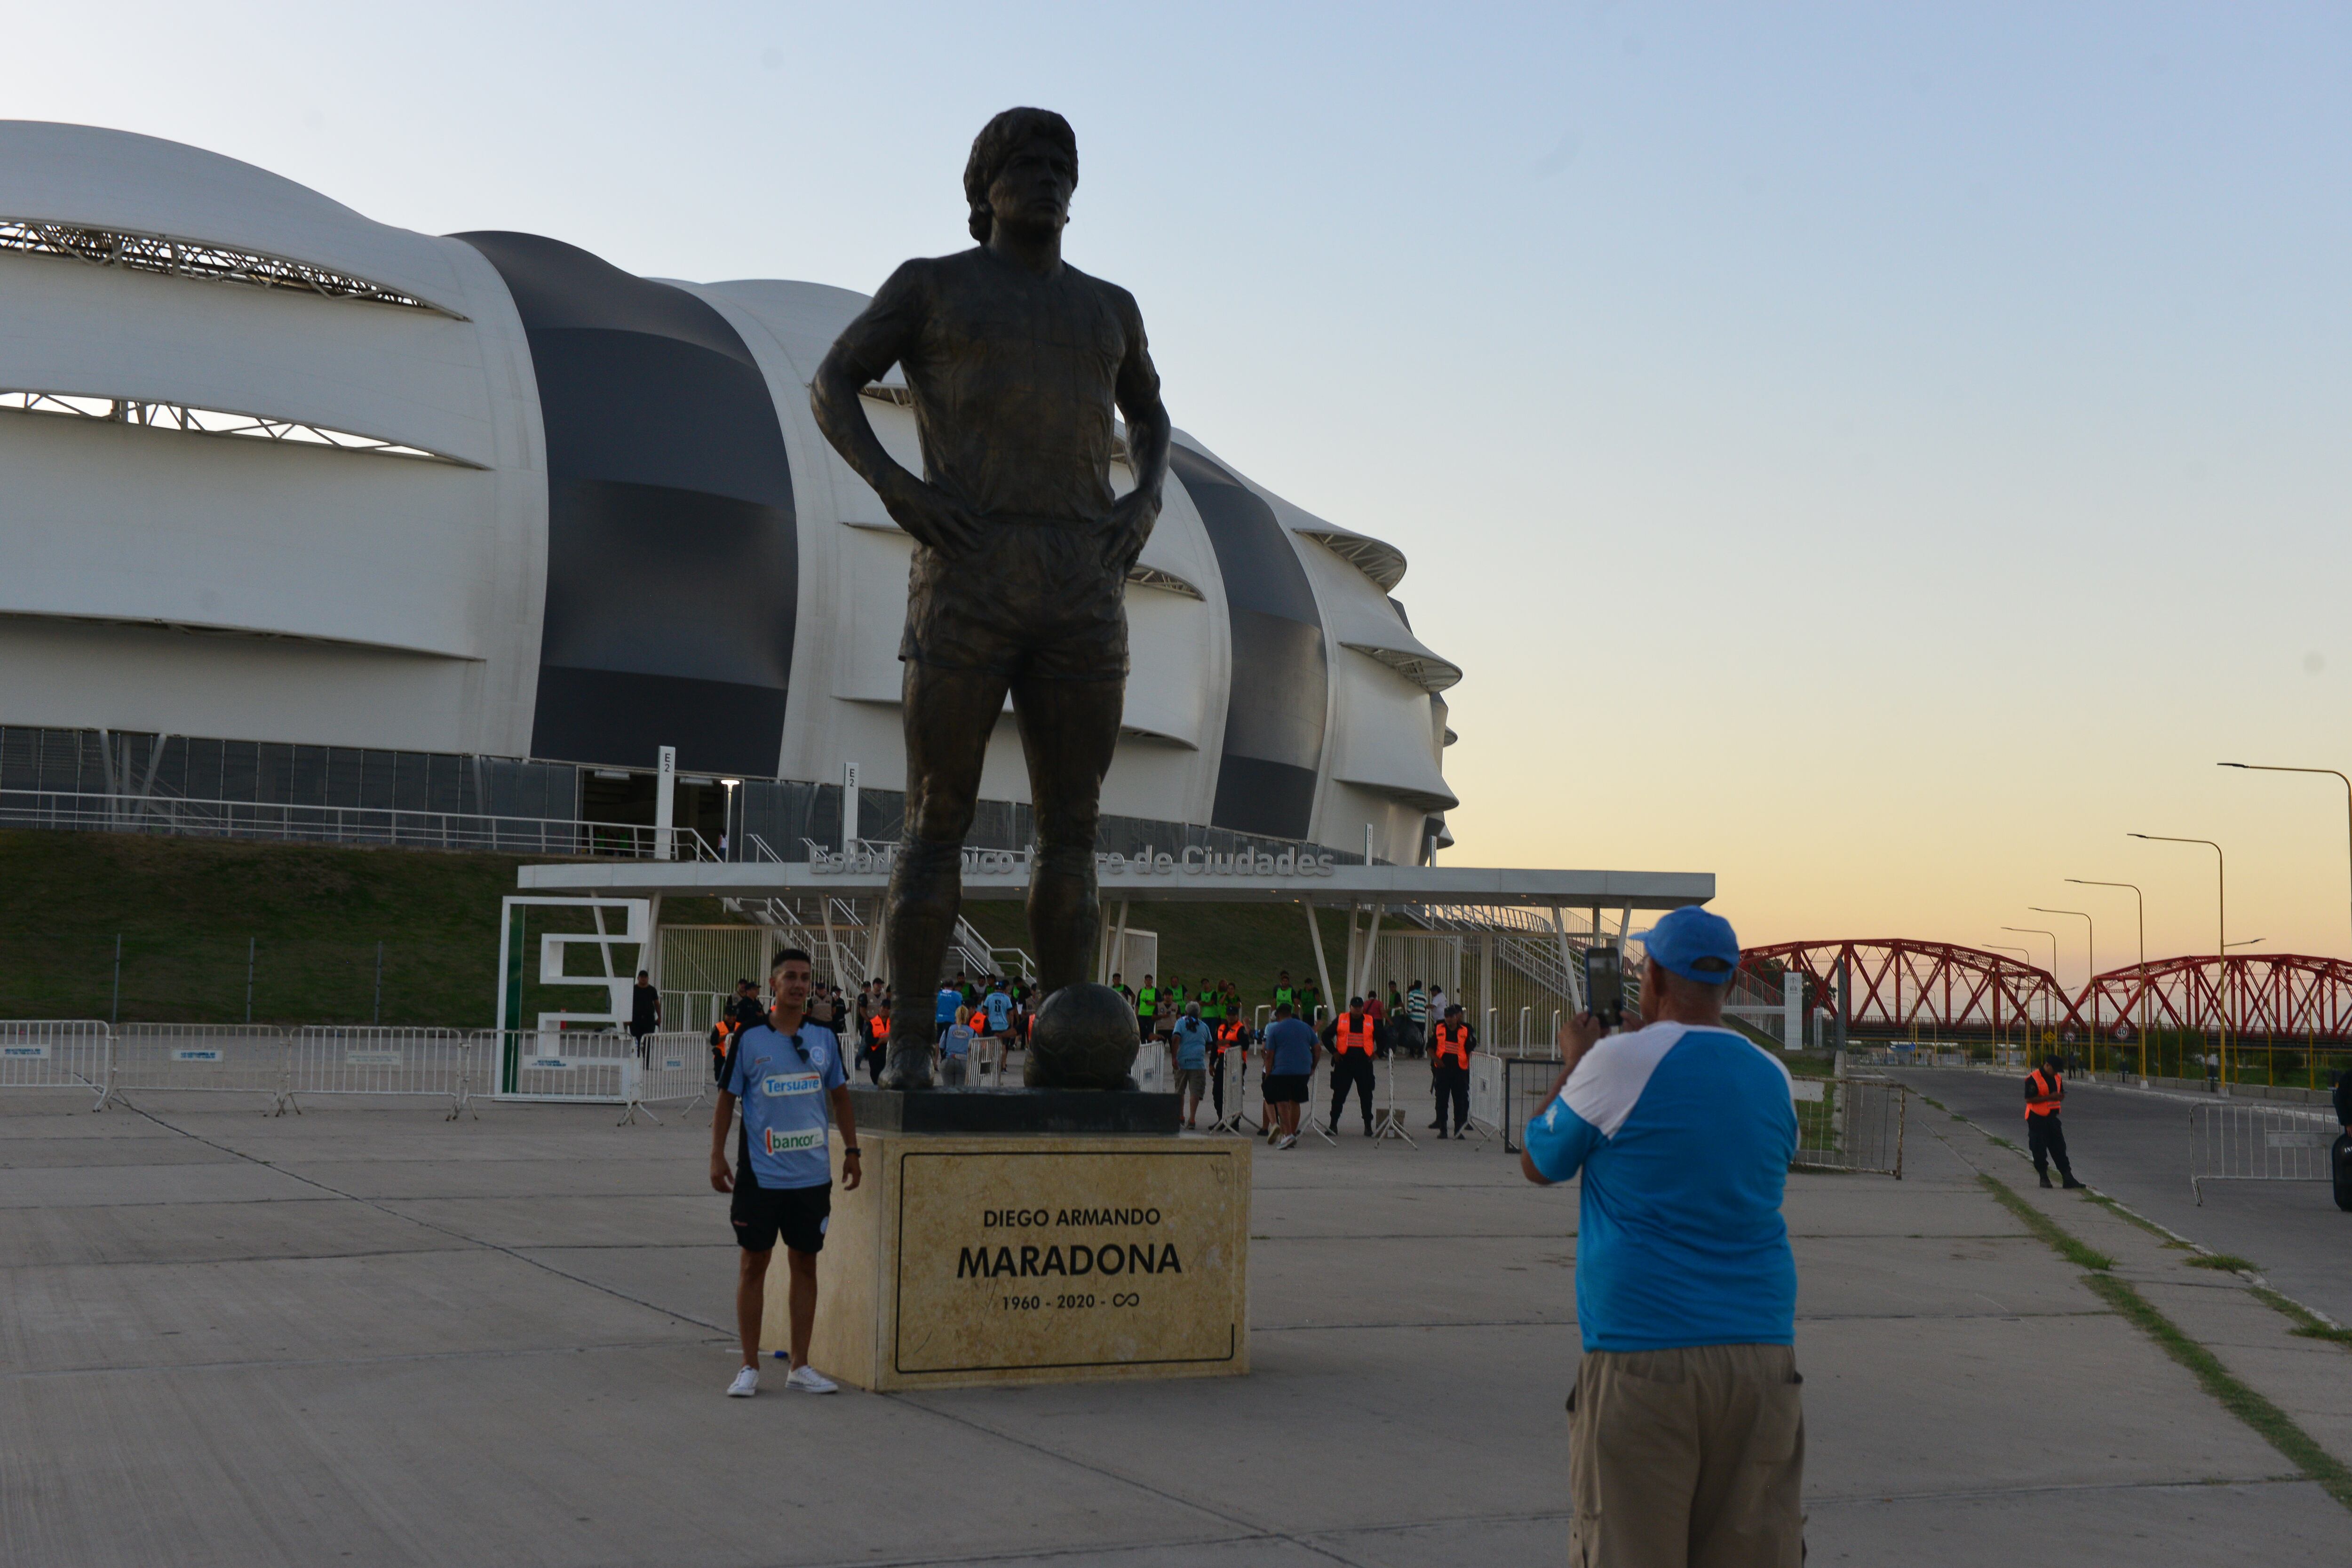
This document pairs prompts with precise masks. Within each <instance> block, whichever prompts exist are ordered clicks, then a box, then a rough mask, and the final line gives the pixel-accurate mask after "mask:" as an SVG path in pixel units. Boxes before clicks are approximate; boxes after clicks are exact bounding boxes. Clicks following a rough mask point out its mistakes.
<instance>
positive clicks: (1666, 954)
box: [1642, 904, 1739, 985]
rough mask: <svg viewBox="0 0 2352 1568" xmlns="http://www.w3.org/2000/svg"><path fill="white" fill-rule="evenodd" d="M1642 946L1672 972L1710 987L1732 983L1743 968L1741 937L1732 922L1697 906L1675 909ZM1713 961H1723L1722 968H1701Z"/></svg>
mask: <svg viewBox="0 0 2352 1568" xmlns="http://www.w3.org/2000/svg"><path fill="white" fill-rule="evenodd" d="M1642 946H1643V951H1645V952H1648V953H1649V955H1650V956H1651V957H1652V958H1654V959H1656V960H1657V961H1658V963H1660V964H1661V965H1662V966H1663V967H1664V969H1665V970H1666V972H1667V973H1671V974H1679V975H1681V976H1682V977H1683V978H1684V979H1685V980H1697V981H1703V982H1705V983H1706V984H1709V985H1723V984H1728V983H1729V982H1730V979H1731V972H1732V971H1733V970H1735V969H1737V968H1738V967H1739V938H1738V937H1737V936H1735V935H1733V934H1732V930H1731V922H1730V921H1727V920H1725V919H1724V918H1723V917H1722V916H1721V915H1717V914H1709V913H1708V912H1707V911H1706V910H1703V909H1700V908H1699V907H1698V906H1697V905H1696V904H1688V905H1685V906H1684V907H1683V908H1681V909H1679V910H1675V911H1673V912H1672V913H1671V914H1669V915H1667V916H1666V917H1665V919H1664V920H1662V921H1659V922H1658V923H1657V924H1656V925H1654V926H1652V927H1651V928H1650V929H1649V930H1648V931H1645V932H1644V933H1643V936H1642ZM1709 959H1716V960H1720V961H1721V963H1722V967H1721V968H1719V969H1718V968H1715V967H1713V966H1712V965H1709V966H1708V967H1706V968H1702V967H1700V965H1701V964H1702V963H1704V962H1705V961H1706V960H1709Z"/></svg>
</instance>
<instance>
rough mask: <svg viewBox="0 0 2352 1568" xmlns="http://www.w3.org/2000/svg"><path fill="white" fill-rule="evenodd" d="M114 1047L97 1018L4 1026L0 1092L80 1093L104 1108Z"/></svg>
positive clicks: (96, 1107) (0, 1042)
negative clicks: (65, 1090) (61, 1091)
mask: <svg viewBox="0 0 2352 1568" xmlns="http://www.w3.org/2000/svg"><path fill="white" fill-rule="evenodd" d="M113 1061H114V1057H113V1051H112V1042H111V1038H110V1034H109V1031H108V1029H107V1026H106V1025H105V1024H103V1023H102V1022H100V1020H98V1019H95V1018H25V1019H16V1020H11V1021H9V1022H6V1023H0V1089H80V1090H83V1091H84V1092H86V1093H89V1094H92V1095H94V1096H96V1099H95V1100H93V1101H92V1103H91V1105H90V1109H91V1110H104V1109H105V1108H106V1100H107V1093H108V1089H109V1088H110V1085H111V1083H112V1081H113Z"/></svg>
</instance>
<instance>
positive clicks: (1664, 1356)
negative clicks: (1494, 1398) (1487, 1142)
mask: <svg viewBox="0 0 2352 1568" xmlns="http://www.w3.org/2000/svg"><path fill="white" fill-rule="evenodd" d="M1643 943H1644V945H1645V947H1646V949H1647V951H1648V954H1649V956H1648V960H1647V962H1646V963H1645V965H1644V967H1643V974H1642V1007H1643V1013H1644V1015H1645V1016H1647V1018H1648V1022H1647V1024H1646V1025H1645V1026H1643V1027H1642V1028H1639V1029H1635V1030H1633V1031H1631V1032H1630V1033H1625V1034H1620V1035H1613V1036H1608V1031H1607V1027H1606V1026H1604V1025H1603V1024H1601V1022H1600V1021H1599V1020H1597V1019H1595V1018H1594V1017H1593V1016H1592V1015H1591V1014H1590V1013H1585V1014H1580V1015H1579V1016H1577V1017H1576V1018H1574V1019H1573V1020H1571V1021H1570V1022H1569V1023H1568V1024H1566V1025H1565V1026H1562V1027H1561V1029H1560V1055H1561V1056H1562V1058H1565V1060H1566V1061H1567V1063H1568V1066H1567V1067H1566V1068H1565V1069H1564V1070H1563V1071H1562V1072H1561V1073H1560V1075H1559V1081H1558V1082H1557V1083H1555V1084H1554V1085H1553V1087H1552V1092H1551V1095H1550V1097H1549V1099H1548V1100H1546V1101H1545V1102H1544V1108H1543V1109H1542V1110H1540V1111H1538V1113H1537V1115H1536V1117H1535V1119H1534V1120H1533V1121H1529V1122H1528V1130H1527V1138H1526V1141H1525V1142H1524V1144H1523V1146H1522V1147H1523V1152H1522V1153H1521V1154H1520V1156H1519V1165H1520V1169H1521V1171H1522V1172H1523V1173H1525V1174H1526V1176H1527V1178H1528V1180H1529V1181H1531V1182H1534V1183H1537V1184H1540V1185H1549V1184H1552V1183H1554V1182H1564V1181H1567V1180H1568V1179H1569V1178H1570V1177H1571V1176H1575V1175H1578V1174H1581V1175H1582V1177H1583V1190H1582V1193H1581V1194H1580V1210H1579V1213H1580V1219H1579V1222H1578V1226H1577V1235H1576V1317H1577V1323H1578V1326H1579V1327H1580V1329H1581V1330H1582V1331H1583V1335H1584V1360H1583V1363H1581V1364H1580V1366H1579V1367H1578V1369H1577V1374H1576V1388H1575V1391H1574V1392H1573V1393H1572V1394H1570V1396H1569V1402H1568V1407H1569V1411H1570V1421H1569V1435H1570V1450H1569V1480H1570V1490H1571V1492H1572V1493H1573V1495H1574V1499H1575V1505H1576V1511H1575V1523H1574V1525H1573V1527H1572V1533H1571V1536H1570V1558H1571V1559H1573V1560H1574V1561H1576V1562H1580V1563H1596V1564H1601V1565H1603V1568H1637V1565H1639V1568H1646V1565H1648V1564H1664V1563H1673V1564H1675V1565H1677V1568H1680V1565H1682V1564H1685V1563H1694V1564H1695V1563H1725V1564H1730V1563H1737V1564H1739V1565H1740V1568H1798V1564H1799V1563H1801V1561H1802V1558H1803V1553H1804V1522H1805V1521H1804V1510H1803V1506H1802V1501H1801V1492H1802V1489H1803V1482H1804V1458H1805V1422H1804V1411H1803V1407H1802V1404H1801V1399H1800V1394H1799V1391H1800V1389H1801V1385H1802V1384H1803V1382H1804V1379H1803V1378H1801V1377H1800V1376H1799V1375H1798V1373H1797V1362H1796V1351H1795V1348H1794V1346H1795V1342H1796V1310H1797V1265H1796V1259H1795V1258H1794V1256H1793V1255H1792V1254H1791V1253H1790V1250H1789V1229H1788V1226H1787V1225H1786V1224H1785V1223H1783V1221H1782V1220H1781V1217H1780V1199H1781V1194H1782V1189H1783V1188H1784V1187H1785V1186H1786V1184H1787V1178H1788V1171H1789V1160H1790V1156H1791V1155H1792V1154H1794V1153H1795V1152H1796V1146H1797V1116H1796V1107H1795V1105H1794V1104H1793V1102H1792V1101H1793V1091H1792V1089H1791V1088H1790V1081H1789V1072H1788V1069H1787V1068H1784V1067H1782V1066H1781V1065H1780V1062H1778V1061H1777V1060H1775V1059H1774V1058H1771V1057H1769V1056H1767V1055H1766V1054H1765V1053H1764V1052H1763V1051H1762V1050H1760V1049H1759V1048H1758V1047H1756V1046H1755V1045H1753V1044H1751V1043H1750V1042H1749V1041H1748V1038H1747V1037H1745V1036H1743V1035H1740V1034H1738V1033H1735V1032H1734V1031H1732V1030H1731V1029H1728V1028H1727V1027H1725V1026H1724V1023H1723V1001H1724V996H1725V994H1726V991H1727V987H1728V985H1729V983H1730V980H1731V975H1732V972H1733V971H1734V970H1736V969H1737V968H1738V966H1739V941H1738V937H1737V936H1735V935H1734V934H1733V933H1732V930H1731V925H1730V922H1728V921H1726V920H1724V919H1723V918H1722V917H1721V916H1720V915H1713V914H1709V913H1707V912H1706V910H1702V909H1699V908H1696V906H1693V907H1691V908H1687V909H1680V910H1675V911H1674V912H1673V913H1671V914H1669V915H1667V916H1666V917H1665V918H1664V920H1661V921H1658V923H1657V924H1656V925H1655V926H1654V927H1653V928H1652V929H1651V931H1649V933H1648V935H1646V936H1645V937H1643ZM1604 1036H1608V1037H1606V1038H1604Z"/></svg>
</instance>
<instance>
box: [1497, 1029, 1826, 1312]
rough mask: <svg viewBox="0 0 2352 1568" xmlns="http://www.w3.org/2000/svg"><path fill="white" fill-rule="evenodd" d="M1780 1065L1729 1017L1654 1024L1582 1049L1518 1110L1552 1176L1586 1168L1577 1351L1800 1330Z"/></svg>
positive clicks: (1788, 1126)
mask: <svg viewBox="0 0 2352 1568" xmlns="http://www.w3.org/2000/svg"><path fill="white" fill-rule="evenodd" d="M1793 1098H1794V1094H1793V1090H1792V1089H1790V1082H1789V1069H1788V1068H1784V1067H1782V1066H1781V1065H1780V1063H1779V1062H1777V1061H1775V1060H1773V1059H1772V1058H1770V1057H1769V1056H1767V1055H1765V1054H1764V1052H1763V1051H1762V1050H1760V1049H1759V1048H1758V1047H1756V1046H1754V1045H1752V1044H1750V1043H1749V1042H1748V1039H1747V1038H1746V1037H1743V1036H1740V1035H1737V1034H1734V1033H1732V1032H1731V1031H1730V1030H1728V1029H1714V1028H1693V1027H1691V1026H1688V1025H1686V1024H1652V1025H1650V1026H1648V1027H1647V1028H1643V1029H1636V1030H1634V1031H1633V1033H1631V1034H1625V1035H1613V1036H1612V1037H1609V1038H1607V1039H1605V1040H1602V1041H1601V1043H1600V1044H1599V1045H1597V1046H1594V1047H1592V1049H1591V1053H1590V1054H1588V1055H1587V1056H1586V1057H1585V1058H1584V1059H1583V1060H1582V1061H1580V1062H1579V1063H1578V1064H1577V1067H1576V1071H1575V1072H1574V1073H1573V1074H1571V1075H1570V1078H1569V1080H1568V1084H1567V1086H1566V1087H1565V1088H1563V1089H1561V1090H1560V1092H1559V1097H1558V1098H1557V1099H1555V1100H1553V1101H1552V1102H1551V1103H1550V1104H1549V1105H1548V1106H1546V1107H1545V1108H1544V1110H1542V1111H1541V1112H1540V1113H1539V1114H1538V1115H1537V1116H1536V1118H1535V1119H1534V1120H1533V1121H1529V1122H1528V1131H1527V1141H1526V1148H1527V1151H1528V1157H1529V1158H1530V1159H1532V1160H1533V1161H1534V1162H1535V1167H1536V1169H1537V1170H1538V1171H1539V1172H1541V1173H1543V1175H1544V1176H1545V1177H1546V1178H1547V1179H1549V1180H1550V1181H1554V1182H1564V1181H1566V1180H1568V1179H1569V1178H1570V1176H1573V1175H1575V1174H1576V1173H1578V1172H1579V1171H1581V1172H1582V1173H1583V1174H1584V1182H1583V1193H1582V1196H1581V1200H1580V1218H1579V1222H1578V1226H1577V1236H1576V1317H1577V1322H1578V1324H1579V1326H1580V1328H1581V1329H1582V1330H1583V1333H1584V1348H1585V1349H1586V1350H1587V1351H1649V1350H1673V1349H1677V1348H1680V1347H1683V1346H1688V1345H1737V1344H1765V1345H1785V1344H1791V1343H1794V1342H1795V1340H1796V1316H1797V1261H1796V1258H1795V1256H1794V1255H1793V1254H1792V1253H1790V1250H1789V1227H1788V1226H1787V1224H1786V1223H1785V1222H1784V1221H1783V1220H1782V1219H1781V1217H1780V1198H1781V1194H1782V1191H1783V1189H1784V1188H1785V1187H1786V1185H1787V1182H1788V1173H1789V1160H1790V1156H1791V1155H1792V1154H1794V1153H1795V1152H1796V1147H1797V1111H1796V1106H1795V1104H1794V1103H1793Z"/></svg>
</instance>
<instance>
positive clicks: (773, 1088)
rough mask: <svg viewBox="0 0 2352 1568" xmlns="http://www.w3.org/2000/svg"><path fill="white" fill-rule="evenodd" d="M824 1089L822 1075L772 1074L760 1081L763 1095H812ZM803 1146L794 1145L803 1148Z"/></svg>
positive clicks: (800, 1073) (811, 1073) (814, 1073)
mask: <svg viewBox="0 0 2352 1568" xmlns="http://www.w3.org/2000/svg"><path fill="white" fill-rule="evenodd" d="M823 1088H824V1074H823V1073H816V1072H780V1073H772V1074H770V1075H769V1076H768V1077H766V1078H763V1079H761V1080H760V1092H761V1094H765V1095H771V1096H774V1095H784V1094H814V1093H816V1092H817V1091H818V1090H819V1089H823ZM806 1146H807V1145H805V1144H794V1145H793V1147H795V1148H805V1147H806Z"/></svg>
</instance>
